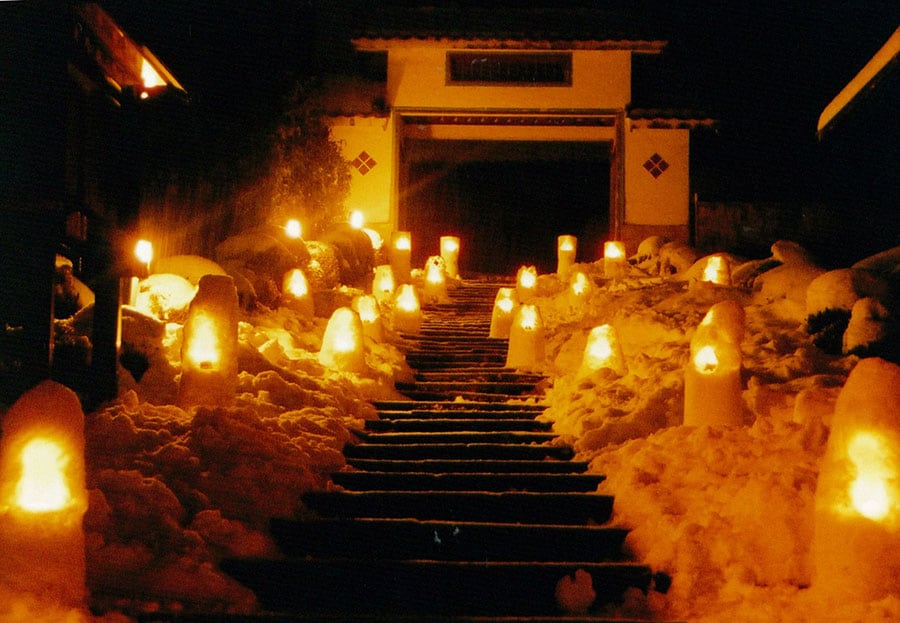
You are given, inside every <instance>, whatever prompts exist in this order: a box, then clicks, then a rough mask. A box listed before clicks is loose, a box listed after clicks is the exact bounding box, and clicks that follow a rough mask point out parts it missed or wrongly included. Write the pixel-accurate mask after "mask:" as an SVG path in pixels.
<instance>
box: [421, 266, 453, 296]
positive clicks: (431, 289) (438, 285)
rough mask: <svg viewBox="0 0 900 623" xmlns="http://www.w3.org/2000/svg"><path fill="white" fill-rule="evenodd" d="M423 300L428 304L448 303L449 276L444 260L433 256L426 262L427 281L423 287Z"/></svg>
mask: <svg viewBox="0 0 900 623" xmlns="http://www.w3.org/2000/svg"><path fill="white" fill-rule="evenodd" d="M422 299H423V300H424V301H425V302H426V303H448V302H449V301H450V299H449V297H448V296H447V275H446V273H445V264H444V260H443V259H441V257H440V256H438V255H432V256H431V257H429V258H428V261H427V262H425V279H424V282H423V285H422Z"/></svg>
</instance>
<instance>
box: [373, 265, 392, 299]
mask: <svg viewBox="0 0 900 623" xmlns="http://www.w3.org/2000/svg"><path fill="white" fill-rule="evenodd" d="M396 287H397V286H396V282H395V280H394V269H393V268H391V267H390V265H388V264H382V265H381V266H376V267H375V276H374V277H373V278H372V296H374V297H375V300H376V301H378V302H379V303H384V302H387V301H390V300H391V299H393V298H394V290H395V289H396Z"/></svg>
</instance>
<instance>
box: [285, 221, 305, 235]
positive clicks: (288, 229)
mask: <svg viewBox="0 0 900 623" xmlns="http://www.w3.org/2000/svg"><path fill="white" fill-rule="evenodd" d="M284 233H285V234H286V235H287V237H288V238H292V239H294V240H299V239H300V238H302V237H303V225H301V224H300V221H298V220H297V219H295V218H291V219H288V221H287V223H285V225H284Z"/></svg>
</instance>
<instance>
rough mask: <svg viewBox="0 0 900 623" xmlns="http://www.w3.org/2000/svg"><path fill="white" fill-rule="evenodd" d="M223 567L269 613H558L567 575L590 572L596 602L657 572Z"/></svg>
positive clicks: (462, 565)
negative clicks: (559, 587)
mask: <svg viewBox="0 0 900 623" xmlns="http://www.w3.org/2000/svg"><path fill="white" fill-rule="evenodd" d="M221 566H222V569H223V570H224V571H225V572H226V573H228V574H229V575H231V576H233V577H235V578H236V579H237V580H238V581H240V582H241V583H242V584H244V585H246V586H249V587H250V588H251V589H252V590H253V592H254V593H255V594H256V596H257V598H258V599H259V602H260V605H261V607H262V608H263V609H265V610H272V611H280V612H285V611H287V612H290V611H301V612H308V613H314V612H319V613H321V612H331V613H334V614H337V613H340V612H346V611H350V612H359V611H365V612H369V613H382V614H390V613H406V614H409V613H418V614H429V615H434V614H444V615H447V614H467V615H489V616H492V615H505V616H509V615H539V614H543V615H551V614H556V613H558V606H557V605H556V597H555V590H556V585H557V583H558V582H559V581H560V580H561V579H562V578H563V577H565V576H571V575H573V574H574V573H575V571H576V570H578V569H581V570H583V571H585V572H587V573H589V574H590V576H591V578H592V581H593V586H594V590H595V591H596V593H597V600H596V603H597V604H598V606H599V605H600V604H608V603H614V602H619V601H621V600H622V598H623V596H624V593H625V591H627V590H628V589H630V588H637V589H640V590H643V591H647V590H649V589H650V588H651V585H652V579H653V578H652V574H651V571H650V569H649V568H647V567H645V566H643V565H638V564H633V563H618V562H600V563H597V562H584V563H569V562H556V563H530V562H493V563H492V562H457V561H406V560H399V561H397V560H362V559H343V560H341V559H339V560H321V559H312V560H306V559H226V560H223V561H222V563H221Z"/></svg>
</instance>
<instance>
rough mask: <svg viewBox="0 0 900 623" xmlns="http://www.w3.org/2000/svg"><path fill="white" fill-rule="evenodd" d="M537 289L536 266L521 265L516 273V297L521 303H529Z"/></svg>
mask: <svg viewBox="0 0 900 623" xmlns="http://www.w3.org/2000/svg"><path fill="white" fill-rule="evenodd" d="M536 291H537V268H535V267H534V266H522V267H521V268H519V272H518V273H516V298H518V300H519V301H520V302H522V303H529V302H531V299H533V298H534V296H535V292H536Z"/></svg>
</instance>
